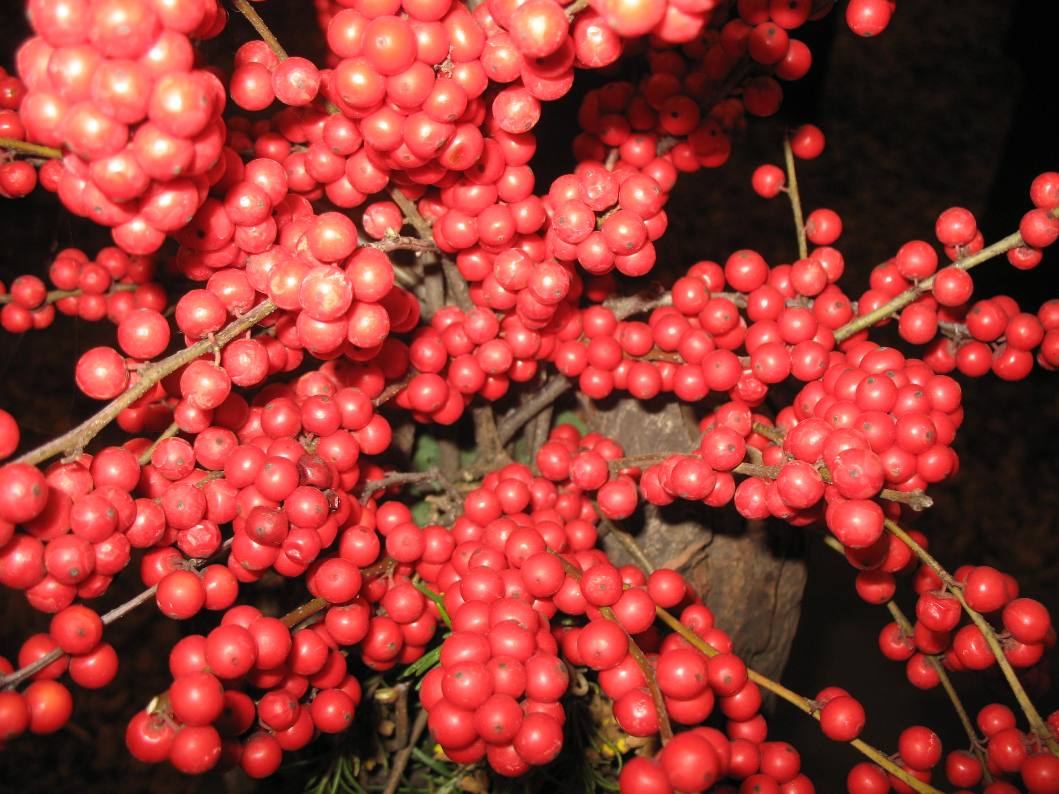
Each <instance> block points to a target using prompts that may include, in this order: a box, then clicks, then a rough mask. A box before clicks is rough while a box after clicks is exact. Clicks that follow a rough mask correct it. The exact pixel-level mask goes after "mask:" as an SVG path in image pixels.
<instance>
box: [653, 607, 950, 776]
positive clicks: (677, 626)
mask: <svg viewBox="0 0 1059 794" xmlns="http://www.w3.org/2000/svg"><path fill="white" fill-rule="evenodd" d="M655 613H656V614H657V615H658V617H659V618H660V619H661V621H662V622H663V623H665V624H666V625H667V626H669V627H670V628H671V629H673V631H675V632H676V633H677V634H679V635H680V636H681V637H683V638H684V639H685V640H686V641H687V642H688V643H690V644H691V645H692V646H694V647H695V648H696V649H697V650H699V651H700V652H702V653H704V654H705V655H706V656H717V655H718V654H719V653H720V651H718V650H717V649H716V648H714V647H713V646H712V645H710V644H709V643H707V642H706V641H705V640H703V639H702V638H701V637H699V635H698V634H696V633H695V632H694V631H692V630H691V629H689V628H688V627H687V626H685V625H684V624H683V623H681V622H680V621H679V620H677V619H676V618H675V617H674V616H673V615H672V614H670V613H669V612H668V611H667V610H665V609H662V607H656V608H655ZM747 676H748V677H749V678H750V680H751V681H753V682H754V683H755V684H757V685H758V686H759V687H761V688H762V689H766V690H768V691H769V692H772V693H773V694H775V695H778V696H779V697H780V698H782V699H783V700H786V701H787V702H788V703H790V704H791V705H792V706H794V707H795V708H797V709H799V710H800V711H803V712H805V713H806V714H808V715H809V716H810V717H812V718H813V719H814V720H817V721H819V720H820V712H819V711H818V710H817V708H816V706H815V705H814V703H813V701H811V700H809V698H805V697H802V696H801V695H799V694H798V693H797V692H794V691H793V690H791V689H788V688H787V687H785V686H784V685H783V684H781V683H779V682H778V681H773V680H772V679H771V678H768V677H767V676H764V675H762V674H761V673H759V672H757V671H756V670H751V669H750V668H747ZM849 744H850V745H851V746H853V747H854V748H856V749H857V750H859V751H860V752H861V753H863V754H864V755H865V756H867V757H868V758H869V759H871V760H872V761H874V762H875V763H876V764H878V765H879V766H881V767H882V768H883V769H885V770H886V771H887V772H889V773H890V774H891V775H893V776H894V777H896V778H898V779H899V780H901V781H902V782H904V783H905V784H907V785H908V786H911V787H912V788H913V789H914V790H915V791H918V792H920V794H942V792H941V791H940V790H939V789H936V788H934V787H933V786H931V785H930V784H929V783H924V782H922V781H920V780H918V779H917V778H914V777H912V775H910V774H909V773H908V772H907V770H905V769H903V768H902V767H900V766H898V765H897V764H896V763H894V761H893V759H892V758H891V757H890V756H889V755H887V754H886V753H883V752H882V751H881V750H878V749H876V748H875V747H873V746H872V745H870V744H868V743H867V742H865V741H863V740H861V739H854V740H853V741H851V742H849Z"/></svg>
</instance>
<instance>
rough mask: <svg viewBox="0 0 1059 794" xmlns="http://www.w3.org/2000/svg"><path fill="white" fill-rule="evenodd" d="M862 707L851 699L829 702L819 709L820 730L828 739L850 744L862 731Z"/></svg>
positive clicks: (838, 699)
mask: <svg viewBox="0 0 1059 794" xmlns="http://www.w3.org/2000/svg"><path fill="white" fill-rule="evenodd" d="M864 721H865V715H864V707H863V706H862V705H861V704H860V703H859V702H858V701H856V700H854V699H853V698H851V697H847V696H841V697H837V698H833V699H832V700H829V701H828V702H827V703H826V704H825V705H824V707H823V708H822V709H820V729H821V730H822V731H823V732H824V735H825V736H827V738H828V739H833V740H835V741H836V742H850V741H853V740H854V739H856V738H857V737H858V736H860V732H861V731H862V730H863V729H864Z"/></svg>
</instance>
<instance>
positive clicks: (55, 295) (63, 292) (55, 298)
mask: <svg viewBox="0 0 1059 794" xmlns="http://www.w3.org/2000/svg"><path fill="white" fill-rule="evenodd" d="M139 286H140V285H139V284H113V285H111V287H110V289H109V290H107V293H106V294H108V295H109V294H112V293H115V292H133V291H135V290H136V289H137V288H139ZM84 292H85V291H84V290H83V289H81V288H80V287H78V288H77V289H53V290H49V291H48V292H47V293H46V294H45V296H44V305H47V304H49V303H58V302H59V301H61V300H63V299H64V298H79V297H81V296H82V295H84ZM12 300H14V295H12V294H11V293H10V292H9V293H7V294H6V295H0V305H3V304H5V303H10V302H11V301H12Z"/></svg>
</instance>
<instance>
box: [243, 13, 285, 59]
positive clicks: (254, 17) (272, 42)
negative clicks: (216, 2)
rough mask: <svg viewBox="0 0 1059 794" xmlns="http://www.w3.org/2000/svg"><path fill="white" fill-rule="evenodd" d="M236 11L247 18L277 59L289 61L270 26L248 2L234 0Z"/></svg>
mask: <svg viewBox="0 0 1059 794" xmlns="http://www.w3.org/2000/svg"><path fill="white" fill-rule="evenodd" d="M233 4H234V5H235V10H236V11H238V12H239V13H240V14H242V15H243V16H244V17H246V21H247V22H249V23H250V25H251V26H252V27H253V28H254V30H256V31H257V35H259V36H260V37H261V38H262V40H263V41H264V42H265V44H267V45H268V47H269V49H270V50H272V52H274V53H275V54H276V57H277V58H279V59H280V60H281V61H285V60H287V58H288V57H289V56H288V55H287V51H286V50H285V49H283V45H282V44H280V43H279V39H277V38H276V35H275V34H274V33H273V32H272V31H271V30H270V29H269V27H268V25H266V24H265V20H263V19H262V18H261V15H260V14H258V13H257V11H256V10H255V9H254V7H253V6H252V5H250V3H249V2H248V0H233Z"/></svg>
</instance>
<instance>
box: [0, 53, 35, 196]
mask: <svg viewBox="0 0 1059 794" xmlns="http://www.w3.org/2000/svg"><path fill="white" fill-rule="evenodd" d="M25 95H26V86H25V84H24V83H23V82H22V81H21V80H19V79H18V78H17V77H16V76H14V75H11V74H8V73H7V70H6V69H4V68H3V67H2V66H0V138H8V139H10V140H13V141H24V140H25V139H26V128H25V126H24V125H23V124H22V119H21V118H19V115H18V109H19V107H20V106H21V105H22V99H23V97H25ZM35 187H37V169H36V168H35V167H34V166H33V164H32V163H27V162H26V161H25V160H17V159H15V158H14V157H13V156H11V155H9V154H8V153H7V152H4V153H0V196H3V197H4V198H22V197H23V196H28V195H29V194H30V193H32V192H33V189H34V188H35Z"/></svg>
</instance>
